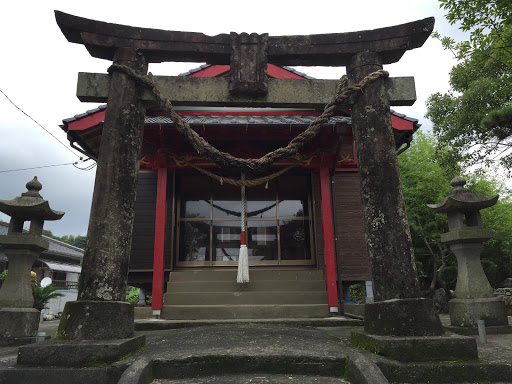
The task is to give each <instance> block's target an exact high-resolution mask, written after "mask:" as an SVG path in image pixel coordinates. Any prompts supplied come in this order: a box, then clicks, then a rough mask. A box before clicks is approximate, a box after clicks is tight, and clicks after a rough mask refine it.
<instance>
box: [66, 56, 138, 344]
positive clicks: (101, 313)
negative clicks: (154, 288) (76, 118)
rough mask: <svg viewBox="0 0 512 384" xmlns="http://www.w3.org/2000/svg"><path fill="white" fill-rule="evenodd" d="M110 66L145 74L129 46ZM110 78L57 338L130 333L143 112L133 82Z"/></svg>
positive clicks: (113, 336) (119, 76)
mask: <svg viewBox="0 0 512 384" xmlns="http://www.w3.org/2000/svg"><path fill="white" fill-rule="evenodd" d="M113 63H114V64H121V65H126V66H128V67H130V68H132V69H134V70H135V71H137V72H139V73H142V74H145V73H146V72H147V64H146V62H145V59H144V56H143V55H142V54H141V53H140V52H138V51H137V50H135V49H133V48H118V49H117V50H116V51H115V54H114V57H113ZM111 76H112V77H111V80H110V89H109V99H108V104H107V110H106V114H105V123H104V125H103V134H102V140H101V147H100V154H99V157H98V162H97V163H98V170H97V172H96V181H95V184H94V194H93V199H92V207H91V216H90V221H89V229H88V232H87V245H86V247H85V253H84V258H83V264H82V273H81V274H80V280H79V282H78V300H77V301H72V302H68V303H66V307H65V308H64V312H63V316H62V318H63V319H65V320H64V321H61V322H60V325H59V330H58V335H59V337H61V338H63V339H77V340H82V339H85V340H91V339H99V340H102V339H107V340H108V339H126V338H129V337H132V336H133V334H134V326H133V320H134V313H133V311H134V310H133V306H132V305H131V304H129V303H127V302H126V280H127V276H128V264H129V262H130V251H131V244H132V228H133V217H134V205H135V192H136V187H137V177H138V173H139V160H140V153H141V148H142V134H143V131H144V118H145V112H146V110H145V108H144V107H143V106H142V104H141V102H140V97H139V88H138V87H137V86H136V84H135V82H134V81H133V80H131V79H130V78H128V76H126V75H125V74H123V73H119V72H115V73H113V74H112V75H111Z"/></svg>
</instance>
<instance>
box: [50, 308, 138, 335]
mask: <svg viewBox="0 0 512 384" xmlns="http://www.w3.org/2000/svg"><path fill="white" fill-rule="evenodd" d="M133 319H134V314H133V305H131V304H130V303H127V302H124V301H92V300H79V301H69V302H67V303H66V306H65V307H64V311H63V312H62V317H61V320H60V323H59V329H58V331H57V336H56V339H60V340H114V339H127V338H131V337H133V334H134V333H133Z"/></svg>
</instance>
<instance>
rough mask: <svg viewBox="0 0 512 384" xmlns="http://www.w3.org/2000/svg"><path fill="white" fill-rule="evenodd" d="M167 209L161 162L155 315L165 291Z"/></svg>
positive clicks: (157, 194) (154, 267)
mask: <svg viewBox="0 0 512 384" xmlns="http://www.w3.org/2000/svg"><path fill="white" fill-rule="evenodd" d="M166 210H167V168H166V167H162V165H161V164H159V168H158V175H157V184H156V215H155V247H154V257H153V289H152V296H153V297H152V304H151V308H152V309H153V315H154V316H160V312H161V310H162V307H163V292H164V249H165V220H166Z"/></svg>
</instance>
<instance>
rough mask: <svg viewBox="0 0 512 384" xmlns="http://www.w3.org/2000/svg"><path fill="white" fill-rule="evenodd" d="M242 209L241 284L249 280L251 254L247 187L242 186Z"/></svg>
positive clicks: (238, 276) (239, 259)
mask: <svg viewBox="0 0 512 384" xmlns="http://www.w3.org/2000/svg"><path fill="white" fill-rule="evenodd" d="M240 179H241V180H245V174H244V173H242V175H241V177H240ZM241 189H242V210H241V212H240V216H241V222H242V227H241V232H240V254H239V255H238V275H237V277H236V282H237V283H239V284H242V283H248V282H249V254H248V252H247V235H246V228H245V223H246V215H247V213H246V212H247V201H246V199H245V187H244V186H242V187H241Z"/></svg>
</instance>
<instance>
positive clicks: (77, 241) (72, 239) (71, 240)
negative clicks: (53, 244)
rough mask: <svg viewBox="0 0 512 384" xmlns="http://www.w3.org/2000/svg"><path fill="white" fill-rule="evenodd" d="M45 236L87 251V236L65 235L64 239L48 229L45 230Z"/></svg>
mask: <svg viewBox="0 0 512 384" xmlns="http://www.w3.org/2000/svg"><path fill="white" fill-rule="evenodd" d="M43 235H45V236H47V237H51V238H52V239H55V240H59V241H62V242H63V243H66V244H69V245H73V246H74V247H78V248H81V249H85V244H86V242H87V236H82V235H77V236H73V235H64V236H62V237H59V236H56V235H54V234H53V233H52V231H49V230H47V229H44V230H43Z"/></svg>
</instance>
